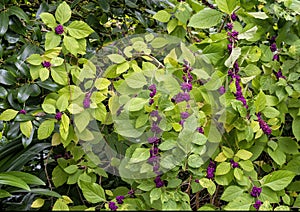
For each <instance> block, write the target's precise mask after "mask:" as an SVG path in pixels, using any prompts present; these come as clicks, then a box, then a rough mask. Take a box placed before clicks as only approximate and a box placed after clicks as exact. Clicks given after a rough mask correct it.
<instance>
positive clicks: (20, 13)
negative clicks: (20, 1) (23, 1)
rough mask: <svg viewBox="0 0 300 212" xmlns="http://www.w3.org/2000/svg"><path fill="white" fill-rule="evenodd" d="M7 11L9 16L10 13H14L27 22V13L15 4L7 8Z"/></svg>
mask: <svg viewBox="0 0 300 212" xmlns="http://www.w3.org/2000/svg"><path fill="white" fill-rule="evenodd" d="M7 13H8V14H9V16H11V15H15V16H17V17H18V18H19V19H23V20H24V21H25V22H26V23H28V22H29V17H28V15H27V14H26V13H25V12H24V11H23V10H22V9H21V8H20V7H17V6H11V7H9V8H8V11H7Z"/></svg>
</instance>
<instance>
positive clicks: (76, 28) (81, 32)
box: [67, 21, 94, 39]
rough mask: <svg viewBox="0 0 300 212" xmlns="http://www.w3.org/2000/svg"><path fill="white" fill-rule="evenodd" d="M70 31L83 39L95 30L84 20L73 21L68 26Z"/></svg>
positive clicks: (73, 35) (72, 34)
mask: <svg viewBox="0 0 300 212" xmlns="http://www.w3.org/2000/svg"><path fill="white" fill-rule="evenodd" d="M67 30H68V33H69V34H70V35H71V36H72V37H74V38H76V39H81V38H85V37H87V36H89V35H90V34H91V33H92V32H94V30H93V29H92V28H91V27H90V26H89V25H88V24H87V23H85V22H83V21H73V22H72V23H71V24H70V25H69V26H68V27H67Z"/></svg>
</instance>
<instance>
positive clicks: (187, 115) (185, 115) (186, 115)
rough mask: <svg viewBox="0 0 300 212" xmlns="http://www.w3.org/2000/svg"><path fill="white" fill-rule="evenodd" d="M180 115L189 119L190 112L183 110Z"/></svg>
mask: <svg viewBox="0 0 300 212" xmlns="http://www.w3.org/2000/svg"><path fill="white" fill-rule="evenodd" d="M180 116H181V118H182V119H187V118H188V117H189V116H190V114H189V113H188V112H182V113H180Z"/></svg>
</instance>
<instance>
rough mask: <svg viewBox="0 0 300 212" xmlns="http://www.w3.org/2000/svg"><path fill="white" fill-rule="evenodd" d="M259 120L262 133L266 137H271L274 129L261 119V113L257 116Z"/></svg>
mask: <svg viewBox="0 0 300 212" xmlns="http://www.w3.org/2000/svg"><path fill="white" fill-rule="evenodd" d="M257 118H258V123H259V126H260V128H261V129H262V131H263V132H264V133H265V134H266V135H270V134H271V133H272V129H271V128H270V127H269V125H268V124H267V123H266V122H265V121H264V120H263V119H262V118H261V115H260V113H258V114H257Z"/></svg>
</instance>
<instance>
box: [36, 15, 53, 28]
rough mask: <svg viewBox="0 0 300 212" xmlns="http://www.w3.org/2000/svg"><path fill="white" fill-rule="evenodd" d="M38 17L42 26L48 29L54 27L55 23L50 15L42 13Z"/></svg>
mask: <svg viewBox="0 0 300 212" xmlns="http://www.w3.org/2000/svg"><path fill="white" fill-rule="evenodd" d="M40 17H41V19H42V21H43V22H44V24H46V26H48V27H50V28H54V27H56V25H57V23H56V20H55V18H54V16H53V15H52V14H51V13H47V12H43V13H41V14H40Z"/></svg>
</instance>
